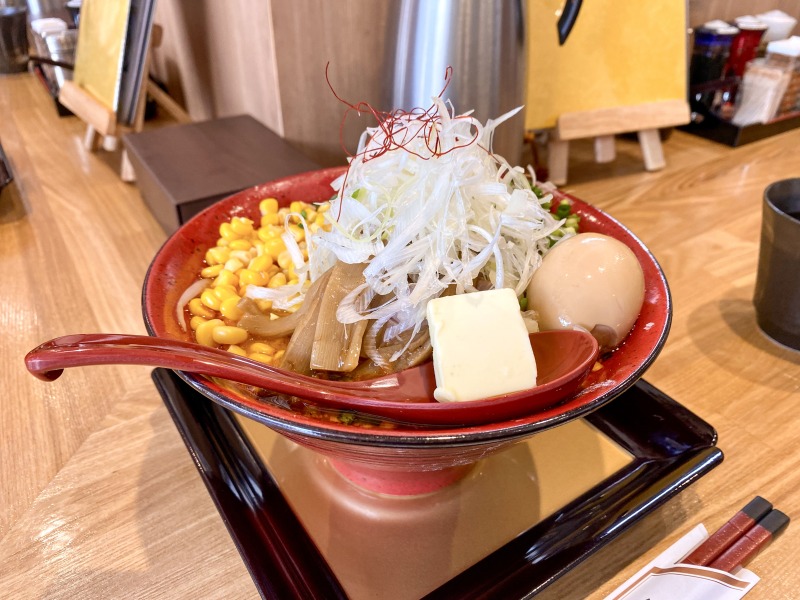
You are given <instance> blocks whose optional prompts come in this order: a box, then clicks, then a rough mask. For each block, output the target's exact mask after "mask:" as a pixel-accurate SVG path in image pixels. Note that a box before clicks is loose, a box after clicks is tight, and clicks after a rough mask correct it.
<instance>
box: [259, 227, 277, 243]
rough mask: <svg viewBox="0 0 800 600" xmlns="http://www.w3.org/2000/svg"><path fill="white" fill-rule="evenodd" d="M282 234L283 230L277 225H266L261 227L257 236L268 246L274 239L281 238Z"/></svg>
mask: <svg viewBox="0 0 800 600" xmlns="http://www.w3.org/2000/svg"><path fill="white" fill-rule="evenodd" d="M282 232H283V229H282V228H281V227H278V226H277V225H264V226H263V227H259V229H258V232H257V234H258V239H259V240H261V241H262V242H264V243H265V245H266V243H267V242H269V240H271V239H272V238H276V237H277V238H279V237H281V233H282Z"/></svg>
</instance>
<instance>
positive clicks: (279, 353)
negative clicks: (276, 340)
mask: <svg viewBox="0 0 800 600" xmlns="http://www.w3.org/2000/svg"><path fill="white" fill-rule="evenodd" d="M284 354H286V350H278V351H277V352H276V353H275V356H273V357H272V359H273V360H274V361H275V362H278V361H280V360H281V359H283V355H284Z"/></svg>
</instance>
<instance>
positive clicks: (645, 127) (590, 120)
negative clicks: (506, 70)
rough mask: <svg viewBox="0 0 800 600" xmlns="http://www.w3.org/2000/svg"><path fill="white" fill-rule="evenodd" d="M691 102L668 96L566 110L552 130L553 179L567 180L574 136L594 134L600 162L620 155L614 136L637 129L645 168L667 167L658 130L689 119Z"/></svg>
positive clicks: (550, 161) (550, 160) (557, 181)
mask: <svg viewBox="0 0 800 600" xmlns="http://www.w3.org/2000/svg"><path fill="white" fill-rule="evenodd" d="M689 119H690V116H689V104H688V102H686V101H685V100H664V101H661V102H649V103H645V104H639V105H636V106H620V107H614V108H603V109H597V110H586V111H580V112H572V113H565V114H562V115H560V116H559V117H558V122H557V124H556V126H555V128H553V129H552V130H550V138H549V140H548V143H547V150H548V152H547V154H548V156H547V167H548V170H549V179H550V181H552V182H553V183H555V184H556V185H564V184H565V183H566V182H567V165H568V162H569V142H570V140H577V139H586V138H594V154H595V160H596V161H597V162H598V163H606V162H611V161H612V160H614V158H615V157H616V149H615V146H614V136H615V135H617V134H619V133H630V132H637V133H638V137H639V145H640V146H641V148H642V158H643V159H644V166H645V169H647V170H648V171H657V170H659V169H662V168H664V166H665V165H666V163H665V161H664V151H663V149H662V148H661V137H660V136H659V132H658V130H659V129H660V128H662V127H675V126H677V125H684V124H686V123H688V122H689Z"/></svg>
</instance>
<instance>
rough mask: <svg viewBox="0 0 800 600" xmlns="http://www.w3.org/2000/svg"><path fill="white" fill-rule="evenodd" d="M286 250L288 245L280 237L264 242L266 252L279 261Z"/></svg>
mask: <svg viewBox="0 0 800 600" xmlns="http://www.w3.org/2000/svg"><path fill="white" fill-rule="evenodd" d="M284 250H286V244H284V243H283V240H282V239H281V238H279V237H272V238H269V239H268V240H264V252H266V253H267V254H269V255H270V256H271V257H272V258H274V259H277V258H278V256H280V253H281V252H283V251H284Z"/></svg>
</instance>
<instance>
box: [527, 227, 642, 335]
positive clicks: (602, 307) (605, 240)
mask: <svg viewBox="0 0 800 600" xmlns="http://www.w3.org/2000/svg"><path fill="white" fill-rule="evenodd" d="M527 297H528V308H530V309H533V310H535V311H536V312H537V313H538V320H539V327H540V329H542V330H549V329H573V328H574V327H575V326H578V327H581V328H583V329H586V330H587V331H589V332H590V333H591V334H592V335H593V336H594V337H595V338H596V339H597V341H598V343H599V344H600V347H601V348H602V349H605V350H609V349H612V348H615V347H616V346H617V345H619V343H620V342H621V341H622V340H623V339H624V338H625V336H626V335H628V332H629V331H630V330H631V328H632V327H633V324H634V323H635V322H636V318H637V317H638V315H639V312H640V310H641V308H642V303H643V302H644V273H643V272H642V266H641V265H640V264H639V260H638V259H637V258H636V255H634V253H633V251H632V250H631V249H630V248H628V246H626V245H625V244H623V243H622V242H620V241H619V240H616V239H614V238H612V237H609V236H607V235H602V234H598V233H580V234H578V235H574V236H572V237H570V238H568V239H565V240H563V241H561V242H559V243H558V244H556V245H555V246H553V248H552V249H551V250H550V251H549V252H548V253H547V254H546V255H545V257H544V259H543V260H542V264H541V266H540V267H539V269H537V271H536V272H535V273H534V275H533V278H532V279H531V282H530V284H529V285H528V291H527Z"/></svg>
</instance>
